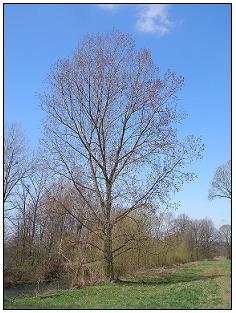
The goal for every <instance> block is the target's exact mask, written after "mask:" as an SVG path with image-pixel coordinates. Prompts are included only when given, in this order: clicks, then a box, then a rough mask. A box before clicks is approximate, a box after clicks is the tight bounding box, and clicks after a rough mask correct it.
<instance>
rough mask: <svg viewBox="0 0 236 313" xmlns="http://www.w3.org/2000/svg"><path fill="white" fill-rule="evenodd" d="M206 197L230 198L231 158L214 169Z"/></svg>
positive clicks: (211, 198)
mask: <svg viewBox="0 0 236 313" xmlns="http://www.w3.org/2000/svg"><path fill="white" fill-rule="evenodd" d="M208 198H209V199H210V200H213V199H215V198H227V199H230V200H231V160H229V161H227V162H226V163H225V164H223V165H221V166H219V167H218V168H217V169H216V172H215V174H214V177H213V179H212V182H211V185H210V188H209V194H208Z"/></svg>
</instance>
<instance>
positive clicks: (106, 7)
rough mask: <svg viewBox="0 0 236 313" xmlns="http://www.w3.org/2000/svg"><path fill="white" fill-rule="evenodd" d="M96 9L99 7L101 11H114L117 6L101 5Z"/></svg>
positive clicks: (111, 4) (112, 4) (110, 4)
mask: <svg viewBox="0 0 236 313" xmlns="http://www.w3.org/2000/svg"><path fill="white" fill-rule="evenodd" d="M97 6H98V7H100V8H101V9H104V10H110V11H114V10H116V9H117V7H118V6H119V4H115V3H107V4H105V3H103V4H97Z"/></svg>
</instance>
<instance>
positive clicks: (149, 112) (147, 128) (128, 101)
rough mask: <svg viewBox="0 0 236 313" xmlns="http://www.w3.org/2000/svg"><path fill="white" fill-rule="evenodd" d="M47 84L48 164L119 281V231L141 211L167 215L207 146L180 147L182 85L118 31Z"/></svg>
mask: <svg viewBox="0 0 236 313" xmlns="http://www.w3.org/2000/svg"><path fill="white" fill-rule="evenodd" d="M48 81H49V92H48V93H45V94H44V95H42V108H43V109H44V110H45V111H46V112H47V121H46V122H45V136H44V144H45V147H46V149H47V151H48V157H49V160H48V165H49V167H50V168H51V169H52V170H53V171H54V173H55V174H57V175H58V176H61V177H64V178H66V179H67V180H69V181H70V182H71V183H73V185H74V187H75V189H76V191H77V192H78V194H79V195H80V197H81V198H82V199H83V201H84V203H85V206H86V211H87V215H86V218H85V219H84V220H83V221H82V223H83V226H84V227H87V228H88V229H89V230H90V231H92V232H93V233H94V234H95V235H96V236H97V237H98V238H99V239H100V238H102V240H103V247H99V248H100V249H101V250H102V252H103V255H104V270H105V273H106V276H107V277H108V278H109V279H110V280H113V279H114V270H113V253H114V249H113V245H112V240H113V239H112V232H113V227H114V225H115V224H117V223H119V222H120V221H121V220H122V219H123V218H124V217H126V216H127V215H129V214H130V213H131V212H132V211H134V210H136V209H139V208H145V207H151V206H153V205H155V207H156V208H161V206H162V204H163V203H165V204H166V202H168V199H169V196H170V194H171V193H172V192H174V191H178V190H179V188H180V187H181V185H182V184H183V182H184V181H189V180H192V179H193V177H194V174H193V173H188V172H187V171H185V170H184V168H185V166H186V164H188V163H189V162H191V161H193V160H194V159H196V158H200V157H201V153H202V149H203V146H202V144H201V142H200V139H199V138H195V137H194V136H189V137H188V138H187V139H186V140H185V141H184V142H181V141H180V140H179V139H178V137H177V129H176V125H177V123H178V122H180V121H181V120H182V119H183V117H184V114H183V113H182V112H178V110H177V105H176V104H177V103H176V102H177V98H176V93H177V91H178V90H179V89H180V88H181V87H182V85H183V83H184V79H183V78H182V77H179V76H177V75H176V74H175V73H174V72H172V71H170V70H168V71H167V72H166V73H165V74H164V75H163V76H161V75H160V72H159V69H158V68H157V67H156V66H155V64H154V62H153V60H152V56H151V53H150V51H149V50H147V49H143V50H141V51H138V52H137V51H136V50H135V45H134V42H133V40H132V38H131V37H130V36H129V35H126V34H121V33H119V32H118V31H113V32H112V33H108V34H100V35H87V36H86V37H85V38H84V40H83V41H82V43H81V44H80V46H79V47H78V48H77V49H76V51H75V52H74V55H73V57H72V58H70V59H65V60H62V61H58V62H57V63H56V65H55V66H54V67H53V69H52V71H51V73H50V75H49V79H48ZM95 200H96V201H95ZM90 220H93V221H94V220H96V223H90ZM94 225H96V229H94V228H93V226H94ZM122 246H123V247H124V249H125V246H124V245H122ZM123 247H122V248H123ZM122 248H120V247H116V248H115V250H116V251H118V250H117V249H119V251H121V249H122Z"/></svg>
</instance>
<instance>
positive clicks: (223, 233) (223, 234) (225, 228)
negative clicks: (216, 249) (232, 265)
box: [219, 225, 231, 259]
mask: <svg viewBox="0 0 236 313" xmlns="http://www.w3.org/2000/svg"><path fill="white" fill-rule="evenodd" d="M219 234H220V238H221V240H222V241H223V242H224V244H225V248H226V253H227V259H231V225H222V226H221V227H220V229H219Z"/></svg>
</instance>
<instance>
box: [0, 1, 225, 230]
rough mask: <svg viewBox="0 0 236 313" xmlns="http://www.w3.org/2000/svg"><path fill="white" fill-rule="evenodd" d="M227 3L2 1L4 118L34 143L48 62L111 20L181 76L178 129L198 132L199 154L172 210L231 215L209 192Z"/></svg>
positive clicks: (220, 217)
mask: <svg viewBox="0 0 236 313" xmlns="http://www.w3.org/2000/svg"><path fill="white" fill-rule="evenodd" d="M230 15H231V13H230V5H227V4H223V5H222V4H218V5H217V4H208V5H207V4H191V5H189V4H188V5H185V4H179V5H178V4H173V5H160V4H159V5H140V4H139V5H134V4H133V5H110V6H103V5H100V6H99V5H69V4H67V5H63V4H58V5H56V4H53V5H49V4H40V5H36V4H33V5H27V4H24V5H20V4H12V5H10V4H7V5H6V4H5V6H4V36H5V37H4V68H5V71H4V82H5V84H4V95H5V103H4V118H5V121H7V122H9V123H11V122H17V123H19V124H20V125H21V126H22V128H23V129H24V131H25V133H26V136H27V137H28V139H29V141H30V144H31V145H32V146H33V147H34V146H37V144H38V139H39V138H40V135H41V121H42V118H43V113H42V112H41V109H40V108H39V99H38V97H37V93H40V92H41V91H43V90H44V88H45V84H44V80H45V78H46V76H47V74H48V73H49V70H50V67H51V65H52V64H53V63H54V62H55V61H57V60H58V59H59V58H63V57H67V56H70V55H71V54H72V52H73V50H74V49H75V47H76V46H77V45H78V42H79V40H80V39H81V38H82V37H83V35H84V34H86V33H87V32H93V33H95V32H104V31H110V30H112V28H114V27H115V28H117V29H119V30H121V31H123V32H129V33H131V34H132V35H133V37H134V39H135V40H136V44H137V47H138V48H144V47H145V48H149V49H150V50H151V51H152V54H153V58H154V60H155V62H156V64H158V65H159V67H160V69H161V70H162V71H165V70H167V69H168V68H170V69H172V70H174V71H176V72H177V73H178V74H180V75H183V76H184V77H185V81H186V85H185V87H184V88H183V90H182V91H181V92H180V93H179V99H180V101H179V105H180V106H181V108H183V109H184V110H185V111H186V112H187V113H188V117H187V119H186V120H185V121H184V123H183V125H181V132H182V133H183V134H186V135H187V134H196V135H201V136H202V138H203V142H204V144H205V145H206V150H205V153H204V159H203V160H201V161H198V162H195V163H194V166H193V169H194V171H195V172H196V173H197V175H198V178H197V179H196V180H195V182H194V183H190V184H187V185H185V186H184V187H183V189H182V191H181V192H180V193H178V194H177V195H176V196H175V197H174V200H175V201H180V208H179V209H178V211H177V212H176V214H180V213H186V214H188V215H189V216H190V217H192V218H203V217H210V218H211V219H212V220H213V221H214V223H215V225H216V226H217V227H218V226H220V225H221V224H225V223H230V204H229V202H228V201H227V200H224V199H220V200H215V201H212V202H209V201H208V199H207V194H208V187H209V183H210V180H211V177H212V176H213V174H214V171H215V169H216V167H217V166H219V165H221V164H222V163H224V162H226V161H227V160H228V159H229V158H230V155H231V137H230V136H231V128H230V120H231V115H230V114H231V89H230V84H231V63H230V56H231V41H230V40H231V33H230V30H231V21H230Z"/></svg>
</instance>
